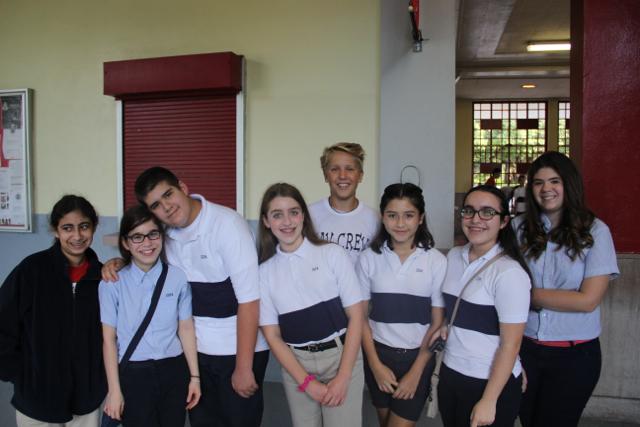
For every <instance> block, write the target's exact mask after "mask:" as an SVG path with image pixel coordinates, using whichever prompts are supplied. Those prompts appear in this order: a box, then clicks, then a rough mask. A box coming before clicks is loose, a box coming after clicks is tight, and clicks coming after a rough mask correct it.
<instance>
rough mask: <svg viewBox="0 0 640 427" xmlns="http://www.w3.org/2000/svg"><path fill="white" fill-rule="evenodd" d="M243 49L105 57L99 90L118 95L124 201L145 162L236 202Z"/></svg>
mask: <svg viewBox="0 0 640 427" xmlns="http://www.w3.org/2000/svg"><path fill="white" fill-rule="evenodd" d="M241 90H242V56H239V55H236V54H235V53H233V52H218V53H203V54H194V55H181V56H169V57H162V58H147V59H132V60H125V61H112V62H105V63H104V93H105V95H111V96H114V97H116V98H117V99H120V100H122V105H123V107H122V114H123V135H122V139H123V150H122V152H123V169H124V171H123V175H124V176H123V185H124V189H123V192H124V207H125V208H126V207H129V206H131V205H133V204H135V203H136V199H135V195H134V192H133V186H134V183H135V180H136V178H137V176H138V175H139V174H140V172H142V171H143V170H145V169H146V168H148V167H151V166H163V167H166V168H168V169H170V170H172V171H173V172H174V173H175V174H176V175H177V176H178V178H180V179H181V180H182V181H183V182H184V183H185V184H187V186H188V187H189V191H190V192H192V193H198V194H202V195H203V196H204V197H205V198H207V199H208V200H211V201H213V202H216V203H219V204H222V205H226V206H229V207H230V208H233V209H235V208H236V200H237V199H236V185H237V184H236V147H237V136H236V114H237V113H236V96H237V94H238V92H240V91H241Z"/></svg>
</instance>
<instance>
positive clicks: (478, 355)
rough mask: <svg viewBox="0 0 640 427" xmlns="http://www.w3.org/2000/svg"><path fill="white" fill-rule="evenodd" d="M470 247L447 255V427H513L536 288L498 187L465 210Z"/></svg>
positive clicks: (441, 395) (443, 378)
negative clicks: (449, 321) (524, 341)
mask: <svg viewBox="0 0 640 427" xmlns="http://www.w3.org/2000/svg"><path fill="white" fill-rule="evenodd" d="M460 215H461V221H462V230H463V232H464V234H465V236H466V237H467V239H468V241H469V243H467V244H466V245H464V246H459V247H455V248H453V249H451V250H450V251H449V253H448V254H447V273H446V276H445V280H444V285H443V287H442V294H443V296H444V300H445V306H446V316H445V317H446V318H447V319H450V318H451V317H452V313H453V311H454V308H455V306H456V301H457V299H458V298H459V297H460V302H459V306H458V308H457V313H456V316H455V319H454V322H453V325H452V326H451V328H450V330H447V329H448V328H447V327H446V326H444V327H442V328H441V332H440V334H439V335H440V336H441V337H442V338H445V339H446V340H447V341H446V346H445V350H444V358H443V364H442V366H441V370H440V383H439V386H438V399H439V402H438V403H439V409H440V412H441V415H442V421H443V424H444V426H445V427H468V426H469V425H471V426H472V427H475V426H485V425H492V426H505V427H506V426H509V427H513V424H514V421H515V419H516V417H517V415H518V409H519V407H520V398H521V385H522V366H521V365H520V361H519V360H518V351H519V350H520V343H521V341H522V333H523V331H524V326H525V322H526V320H527V313H528V310H529V291H530V288H531V283H530V279H529V274H528V269H527V265H526V263H525V261H524V259H523V258H522V255H521V254H520V251H519V249H518V243H517V241H516V236H515V233H514V231H513V229H512V228H511V226H510V225H509V205H508V201H507V198H506V197H505V195H504V193H503V192H502V191H500V190H499V189H497V188H496V187H492V186H486V185H481V186H478V187H474V188H472V189H471V190H469V191H468V192H467V194H466V195H465V197H464V206H463V207H462V209H461V210H460Z"/></svg>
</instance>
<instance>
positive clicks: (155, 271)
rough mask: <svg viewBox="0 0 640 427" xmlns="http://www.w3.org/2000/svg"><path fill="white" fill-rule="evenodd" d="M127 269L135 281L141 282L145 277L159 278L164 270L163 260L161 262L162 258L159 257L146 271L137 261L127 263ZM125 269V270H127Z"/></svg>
mask: <svg viewBox="0 0 640 427" xmlns="http://www.w3.org/2000/svg"><path fill="white" fill-rule="evenodd" d="M125 269H126V270H128V272H129V275H130V276H131V277H132V278H133V280H134V283H140V282H141V281H142V280H143V279H144V278H145V277H148V278H149V279H151V280H157V279H158V277H160V273H161V272H162V262H160V259H158V260H157V261H156V263H155V264H154V266H153V267H151V269H150V270H149V271H144V270H142V269H141V268H140V267H138V266H137V265H136V263H135V262H133V261H131V263H130V264H129V265H127V266H126V267H125ZM125 269H123V271H125Z"/></svg>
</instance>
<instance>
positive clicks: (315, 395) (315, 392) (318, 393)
mask: <svg viewBox="0 0 640 427" xmlns="http://www.w3.org/2000/svg"><path fill="white" fill-rule="evenodd" d="M327 390H328V388H327V386H326V384H324V383H322V382H320V381H318V380H313V381H311V382H310V383H309V384H308V385H307V389H306V390H305V393H307V394H308V395H309V396H311V398H312V399H313V400H315V401H316V402H318V403H322V401H323V399H324V397H325V396H326V394H327Z"/></svg>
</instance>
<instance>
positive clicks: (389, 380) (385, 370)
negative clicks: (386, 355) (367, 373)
mask: <svg viewBox="0 0 640 427" xmlns="http://www.w3.org/2000/svg"><path fill="white" fill-rule="evenodd" d="M371 372H373V376H374V378H375V379H376V383H377V384H378V388H379V389H380V391H382V392H383V393H389V394H391V393H393V392H395V390H396V387H397V386H398V380H397V379H396V375H395V374H394V373H393V371H392V370H391V369H389V367H388V366H387V365H385V364H383V363H380V364H379V365H377V366H375V367H374V366H371Z"/></svg>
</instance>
